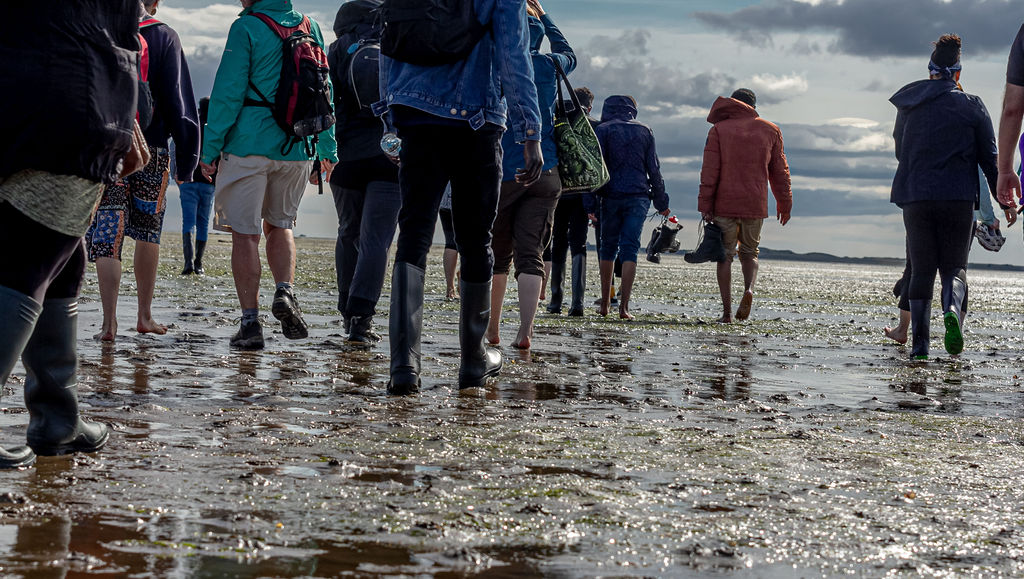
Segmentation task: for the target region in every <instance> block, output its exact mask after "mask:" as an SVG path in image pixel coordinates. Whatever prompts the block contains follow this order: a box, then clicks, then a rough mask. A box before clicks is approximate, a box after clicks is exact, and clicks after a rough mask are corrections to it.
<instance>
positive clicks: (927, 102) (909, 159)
mask: <svg viewBox="0 0 1024 579" xmlns="http://www.w3.org/2000/svg"><path fill="white" fill-rule="evenodd" d="M889 101H890V102H891V103H892V104H894V105H895V106H896V108H897V111H898V112H897V113H896V126H895V128H894V129H893V134H892V136H893V138H894V139H895V140H896V158H897V159H898V160H899V166H898V167H897V169H896V176H895V178H894V179H893V182H892V193H891V195H890V201H891V202H892V203H895V204H896V205H899V206H903V204H905V203H917V202H920V201H972V202H974V204H975V207H977V206H978V193H979V180H978V167H979V166H980V167H981V169H982V171H984V173H985V176H986V178H987V179H988V182H989V188H990V190H991V191H993V192H995V190H996V178H997V176H998V171H997V169H996V150H997V149H996V139H995V133H994V131H993V130H992V119H991V118H989V115H988V111H987V110H986V109H985V105H984V103H982V102H981V99H980V98H978V97H977V96H975V95H972V94H967V93H965V92H964V91H962V90H960V89H959V88H957V84H956V82H954V81H952V80H919V81H916V82H912V83H910V84H908V85H907V86H905V87H903V88H901V89H900V90H899V91H897V92H896V94H894V95H893V96H892V98H890V99H889Z"/></svg>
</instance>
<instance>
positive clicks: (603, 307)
mask: <svg viewBox="0 0 1024 579" xmlns="http://www.w3.org/2000/svg"><path fill="white" fill-rule="evenodd" d="M609 308H611V304H609V303H608V302H604V301H602V302H601V303H600V305H598V306H597V313H598V315H601V316H607V315H608V310H609Z"/></svg>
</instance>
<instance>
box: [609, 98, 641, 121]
mask: <svg viewBox="0 0 1024 579" xmlns="http://www.w3.org/2000/svg"><path fill="white" fill-rule="evenodd" d="M636 112H637V111H636V102H635V101H634V100H633V99H632V98H630V97H628V96H625V95H612V96H610V97H608V98H606V99H604V106H602V107H601V122H602V123H604V122H608V121H632V120H635V119H636Z"/></svg>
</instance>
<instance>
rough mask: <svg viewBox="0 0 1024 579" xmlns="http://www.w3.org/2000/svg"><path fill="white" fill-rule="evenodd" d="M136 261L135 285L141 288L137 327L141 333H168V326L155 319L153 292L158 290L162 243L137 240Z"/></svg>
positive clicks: (139, 291)
mask: <svg viewBox="0 0 1024 579" xmlns="http://www.w3.org/2000/svg"><path fill="white" fill-rule="evenodd" d="M134 262H135V285H136V286H138V288H139V290H138V294H139V316H138V321H137V323H136V325H135V329H136V330H138V331H139V333H141V334H146V333H153V334H166V333H167V326H165V325H163V324H158V323H156V322H155V321H153V294H154V293H155V291H156V268H157V266H158V265H159V264H160V244H158V243H150V242H148V241H137V242H136V243H135V257H134Z"/></svg>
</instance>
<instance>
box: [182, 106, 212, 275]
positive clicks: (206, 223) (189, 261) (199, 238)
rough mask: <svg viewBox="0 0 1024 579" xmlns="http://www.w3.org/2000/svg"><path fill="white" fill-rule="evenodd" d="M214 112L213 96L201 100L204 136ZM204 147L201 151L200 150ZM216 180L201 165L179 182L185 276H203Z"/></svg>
mask: <svg viewBox="0 0 1024 579" xmlns="http://www.w3.org/2000/svg"><path fill="white" fill-rule="evenodd" d="M209 112H210V97H203V98H201V99H199V128H200V138H201V137H202V131H203V130H205V128H206V118H207V116H208V115H209ZM201 152H202V150H200V153H201ZM213 190H214V182H213V181H207V180H206V177H204V176H203V170H202V168H201V167H198V166H197V167H196V170H195V172H194V173H192V181H191V182H185V183H183V182H180V181H179V182H178V194H179V196H180V197H181V242H182V252H183V254H184V258H185V260H184V261H185V267H183V268H182V270H181V275H191V274H193V273H194V274H196V275H203V274H205V273H206V268H204V267H203V255H204V254H205V253H206V240H207V239H209V236H210V212H211V211H213ZM193 231H195V238H196V243H195V252H194V253H193V249H192V232H193Z"/></svg>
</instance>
